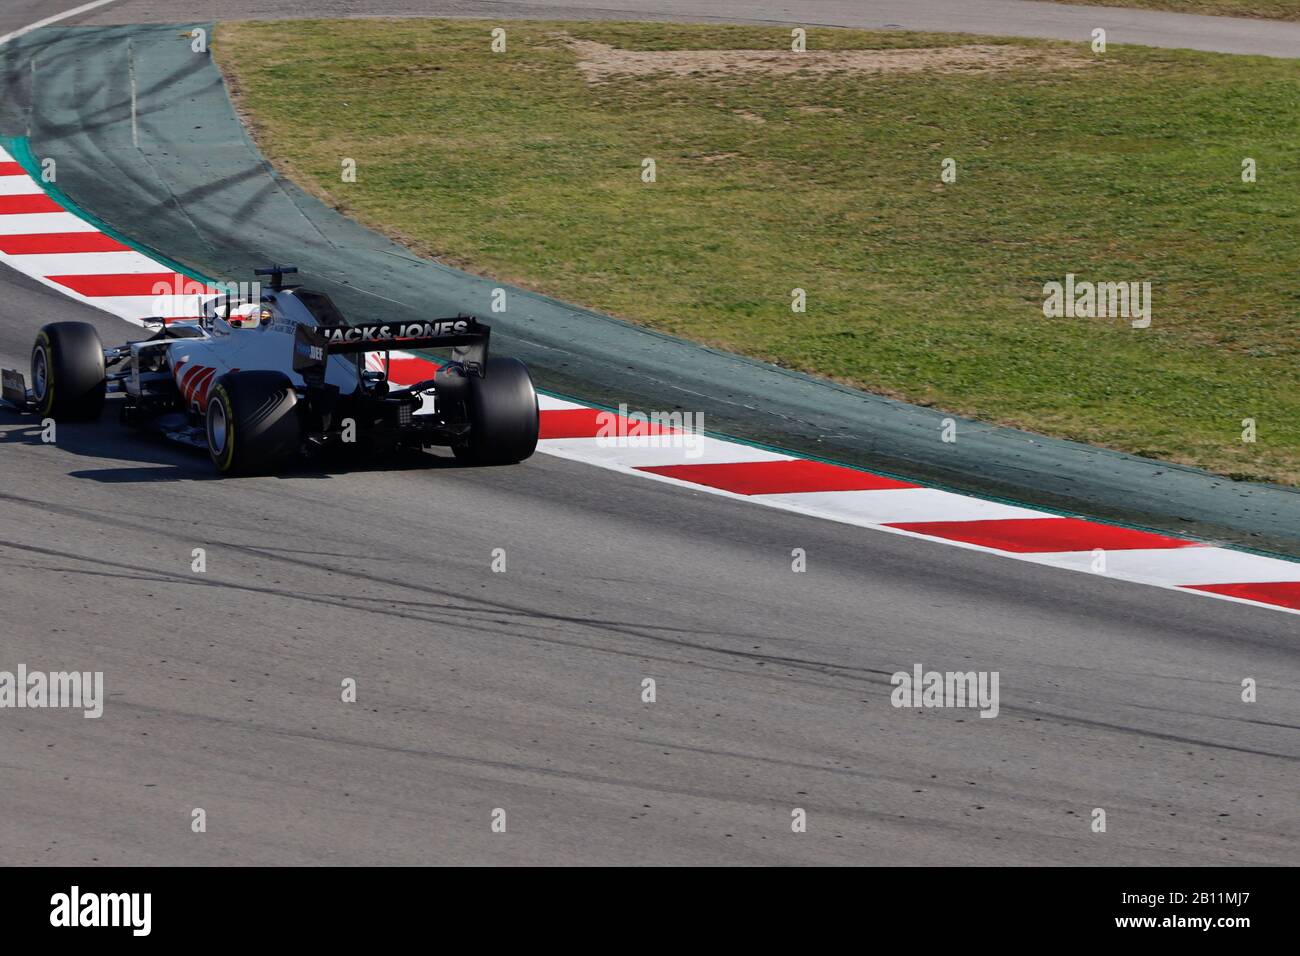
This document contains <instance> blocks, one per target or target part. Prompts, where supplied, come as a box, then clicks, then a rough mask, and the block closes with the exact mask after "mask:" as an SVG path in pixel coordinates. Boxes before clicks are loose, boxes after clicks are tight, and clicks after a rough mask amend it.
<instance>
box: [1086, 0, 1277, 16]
mask: <svg viewBox="0 0 1300 956" xmlns="http://www.w3.org/2000/svg"><path fill="white" fill-rule="evenodd" d="M1061 2H1067V0H1061ZM1068 2H1071V3H1074V2H1076V0H1068ZM1077 2H1079V3H1083V4H1085V5H1090V6H1098V7H1139V8H1141V9H1143V10H1172V11H1174V12H1175V13H1204V14H1209V15H1210V16H1219V17H1254V18H1256V19H1262V20H1300V0H1077Z"/></svg>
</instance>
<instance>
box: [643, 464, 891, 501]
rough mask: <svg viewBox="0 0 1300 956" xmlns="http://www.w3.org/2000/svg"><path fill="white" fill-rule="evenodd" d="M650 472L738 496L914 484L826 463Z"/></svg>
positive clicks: (661, 468)
mask: <svg viewBox="0 0 1300 956" xmlns="http://www.w3.org/2000/svg"><path fill="white" fill-rule="evenodd" d="M637 470H638V471H647V472H650V473H651V474H655V475H664V476H666V477H668V478H678V479H680V480H682V481H689V482H692V483H694V484H697V485H707V486H709V487H710V488H721V489H722V490H723V491H730V492H733V493H734V494H738V495H780V494H790V493H792V492H800V491H883V490H889V489H898V488H915V487H917V486H916V485H914V484H911V483H909V482H906V481H898V480H897V479H894V478H886V477H884V476H883V475H873V474H872V473H871V472H869V471H859V470H857V469H856V468H845V467H843V466H841V465H831V464H827V463H826V462H824V461H806V460H802V459H796V460H795V461H746V462H736V463H733V464H725V465H655V466H653V467H644V468H639V469H637Z"/></svg>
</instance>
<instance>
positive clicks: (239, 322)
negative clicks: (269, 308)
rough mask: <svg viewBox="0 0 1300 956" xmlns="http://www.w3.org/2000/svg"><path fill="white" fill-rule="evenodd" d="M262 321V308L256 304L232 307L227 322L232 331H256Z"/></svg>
mask: <svg viewBox="0 0 1300 956" xmlns="http://www.w3.org/2000/svg"><path fill="white" fill-rule="evenodd" d="M261 321H262V307H261V306H259V305H256V304H255V303H248V304H246V305H236V306H231V308H230V315H229V316H227V318H226V322H227V324H229V326H230V327H231V328H232V329H255V328H257V326H258V325H259V324H260V323H261Z"/></svg>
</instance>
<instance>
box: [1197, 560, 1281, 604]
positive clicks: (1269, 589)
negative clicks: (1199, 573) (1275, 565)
mask: <svg viewBox="0 0 1300 956" xmlns="http://www.w3.org/2000/svg"><path fill="white" fill-rule="evenodd" d="M1296 570H1297V574H1298V575H1300V568H1297V569H1296ZM1184 587H1186V588H1187V589H1189V590H1192V591H1209V592H1211V593H1212V594H1226V595H1228V596H1229V597H1236V598H1245V599H1246V600H1248V601H1258V602H1260V603H1261V604H1275V605H1277V606H1278V607H1289V608H1293V609H1295V610H1297V611H1300V581H1267V582H1263V583H1260V584H1187V585H1184Z"/></svg>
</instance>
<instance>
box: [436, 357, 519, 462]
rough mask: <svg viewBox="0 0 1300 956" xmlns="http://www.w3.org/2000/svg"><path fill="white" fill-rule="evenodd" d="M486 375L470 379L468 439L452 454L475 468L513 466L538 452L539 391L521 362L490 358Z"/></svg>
mask: <svg viewBox="0 0 1300 956" xmlns="http://www.w3.org/2000/svg"><path fill="white" fill-rule="evenodd" d="M484 371H485V372H486V374H485V375H484V376H483V377H482V378H479V377H478V376H477V375H474V374H471V375H470V376H469V392H468V394H467V396H466V398H465V411H466V413H467V414H468V416H469V439H468V440H467V441H466V443H465V444H463V445H459V446H457V447H455V448H453V449H452V451H453V452H454V453H455V455H456V457H457V458H459V459H460V460H462V461H465V462H467V463H469V464H473V465H513V464H516V463H518V462H521V461H523V460H524V459H525V458H527V457H529V456H530V455H532V453H533V452H534V451H536V450H537V435H538V431H539V426H540V421H541V419H540V414H539V412H538V410H537V390H536V389H534V388H533V380H532V377H531V376H529V374H528V368H527V367H526V366H525V365H524V363H523V362H521V361H519V360H518V359H512V358H490V359H488V361H487V368H486V369H485V370H484Z"/></svg>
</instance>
